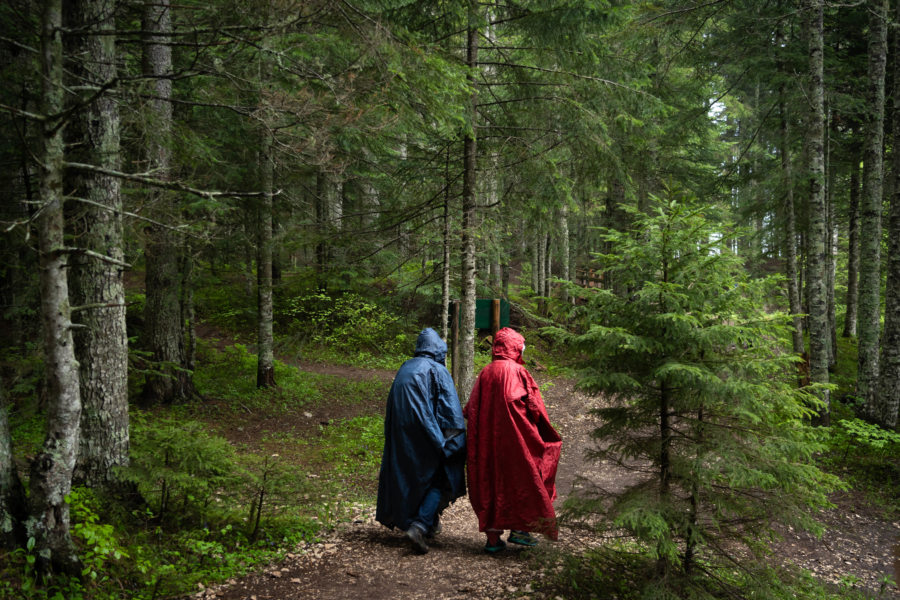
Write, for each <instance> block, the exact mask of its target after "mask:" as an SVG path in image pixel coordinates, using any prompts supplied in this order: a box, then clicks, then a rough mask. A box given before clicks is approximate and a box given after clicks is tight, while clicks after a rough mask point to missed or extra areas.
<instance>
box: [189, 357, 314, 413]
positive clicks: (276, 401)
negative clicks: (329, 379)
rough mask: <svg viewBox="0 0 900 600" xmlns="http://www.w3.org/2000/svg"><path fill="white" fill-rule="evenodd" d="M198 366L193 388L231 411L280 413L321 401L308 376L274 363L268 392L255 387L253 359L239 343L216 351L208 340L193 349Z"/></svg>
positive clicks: (255, 365) (255, 360)
mask: <svg viewBox="0 0 900 600" xmlns="http://www.w3.org/2000/svg"><path fill="white" fill-rule="evenodd" d="M197 357H198V361H199V363H200V364H199V366H198V368H197V370H196V371H195V372H194V385H195V386H196V387H197V391H198V392H200V394H201V395H202V396H204V397H208V398H216V399H219V400H223V401H225V402H226V403H228V404H229V405H231V407H232V410H235V411H243V412H253V413H260V412H262V413H265V414H275V415H277V414H284V413H287V412H289V411H296V410H298V409H301V408H303V407H304V406H306V405H308V404H311V403H315V402H318V401H319V400H321V397H322V394H321V392H320V391H319V389H318V388H317V387H316V385H315V383H314V381H313V379H312V378H311V377H310V375H309V374H307V373H304V372H302V371H300V370H299V369H297V368H296V367H292V366H290V365H286V364H284V363H282V362H280V361H275V381H276V382H277V383H278V386H277V387H275V388H271V389H259V388H257V387H256V367H257V358H256V355H255V354H252V353H251V352H250V351H249V350H248V349H247V347H246V346H244V345H243V344H234V345H232V346H227V347H226V348H224V349H223V350H221V351H220V350H217V349H216V348H215V346H214V345H213V344H212V343H211V342H209V341H201V342H200V343H199V344H198V348H197Z"/></svg>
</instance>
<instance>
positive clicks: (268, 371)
mask: <svg viewBox="0 0 900 600" xmlns="http://www.w3.org/2000/svg"><path fill="white" fill-rule="evenodd" d="M262 137H263V141H262V145H261V151H260V155H259V170H260V184H261V189H262V196H261V197H260V199H259V207H258V220H257V245H256V252H257V259H256V281H257V324H258V335H257V362H256V386H257V387H273V386H275V343H274V339H273V325H272V321H273V313H274V310H273V304H272V246H273V240H272V193H273V192H272V190H273V178H274V166H273V163H272V160H273V158H272V144H273V140H272V135H271V133H270V132H269V131H265V132H264V133H263V136H262Z"/></svg>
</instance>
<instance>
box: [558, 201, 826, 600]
mask: <svg viewBox="0 0 900 600" xmlns="http://www.w3.org/2000/svg"><path fill="white" fill-rule="evenodd" d="M623 208H625V210H627V211H628V212H629V213H630V218H631V219H632V222H633V224H634V226H635V231H639V232H641V235H640V236H633V235H630V234H629V233H622V232H616V231H612V230H609V231H608V232H607V234H606V239H607V242H609V245H608V247H609V248H610V249H611V251H610V254H607V255H603V256H599V257H598V260H599V261H600V262H601V264H603V265H604V266H605V267H606V268H607V269H608V270H609V271H610V272H611V274H612V276H613V277H614V278H615V280H616V281H617V282H619V283H620V284H621V290H622V292H621V293H616V292H615V291H613V290H600V289H596V288H593V289H582V290H580V293H581V294H582V296H583V297H584V300H585V301H586V303H585V304H583V305H581V306H580V307H579V308H578V309H577V310H576V312H575V315H576V316H577V317H578V319H579V321H578V322H580V323H581V327H582V329H581V331H580V332H579V333H566V332H563V331H562V330H560V329H555V330H551V331H552V332H554V334H555V335H556V336H558V338H559V339H560V340H563V341H565V342H566V344H568V345H569V346H570V347H572V348H575V349H577V351H579V352H580V353H581V356H582V357H583V364H582V369H581V371H580V385H581V386H582V387H583V388H584V389H586V390H589V391H592V392H596V393H602V394H604V396H603V398H604V402H602V403H600V404H599V407H598V408H597V409H595V410H594V413H595V415H596V416H597V417H599V418H600V420H601V424H600V425H599V427H598V428H597V429H596V430H595V431H594V436H595V438H596V439H597V440H598V445H597V447H596V448H594V449H592V450H591V451H590V454H591V456H592V457H593V458H596V459H598V460H599V459H605V460H608V461H610V462H611V463H612V464H618V465H625V466H627V467H628V468H629V469H631V470H632V471H633V472H634V473H635V479H634V481H633V483H632V484H631V485H630V486H629V487H627V489H625V490H624V491H623V492H622V493H619V494H615V495H609V496H605V497H604V496H602V495H598V496H580V497H575V498H574V499H573V501H571V502H570V505H569V506H570V508H572V509H573V511H574V513H575V514H585V513H587V514H594V513H597V512H602V513H605V514H606V515H607V517H608V518H607V519H605V520H601V523H603V525H601V526H608V527H610V528H613V529H619V530H625V531H626V532H628V533H629V534H630V535H631V536H633V538H634V539H635V540H636V542H637V543H638V544H639V545H640V546H641V547H642V548H643V549H644V551H645V552H646V555H647V556H649V557H650V560H651V561H652V562H653V563H654V564H655V567H654V569H652V572H653V573H654V574H655V575H654V576H651V577H650V579H651V580H652V581H650V582H649V583H648V587H647V590H646V591H647V592H650V591H654V594H662V595H663V596H664V595H665V590H669V591H671V592H674V593H682V592H684V591H685V590H686V589H691V590H693V593H695V594H696V596H692V597H705V596H706V595H707V594H716V593H719V592H721V591H722V590H716V589H714V588H716V587H718V586H721V585H725V584H724V583H723V582H722V580H720V579H718V578H717V577H703V578H700V577H698V576H699V575H700V574H701V573H709V572H712V571H715V570H716V569H718V568H720V567H722V568H729V569H733V568H734V565H739V566H740V573H741V574H740V575H739V576H738V577H739V578H742V577H743V576H744V575H746V579H744V581H745V582H747V581H752V580H754V578H758V573H757V572H758V571H764V567H763V566H762V565H764V563H763V562H762V561H759V560H748V559H749V558H750V557H754V558H758V557H760V556H761V555H763V554H764V553H765V550H766V545H765V544H764V542H765V540H766V539H767V538H768V537H769V536H770V535H772V532H773V530H774V529H773V528H774V527H775V525H776V523H779V522H780V523H788V524H791V525H793V526H801V527H815V524H814V523H813V521H812V520H811V518H810V517H809V514H808V512H807V511H808V509H809V508H810V507H820V506H824V505H826V504H827V499H826V494H827V492H828V490H829V489H832V488H833V487H834V486H835V484H836V480H835V479H834V478H832V477H830V476H828V475H826V474H824V473H822V472H821V471H819V469H818V468H817V467H815V466H814V465H813V464H811V457H812V454H813V453H814V452H816V451H818V450H820V449H821V444H820V443H819V441H818V437H817V434H816V432H815V431H814V430H813V429H812V428H811V427H810V426H809V425H808V424H807V420H808V419H809V418H810V417H811V416H813V415H814V414H815V413H816V410H817V408H818V405H817V404H816V400H815V395H814V394H813V393H812V392H810V391H808V390H797V389H795V386H794V381H795V378H794V373H795V372H796V369H795V367H794V365H793V361H794V360H796V359H795V357H794V355H793V354H792V353H791V352H790V347H789V342H788V340H789V339H790V336H789V332H788V330H789V327H790V317H789V315H786V314H782V313H768V312H766V311H765V310H764V309H763V307H764V306H765V301H766V299H767V298H769V299H770V298H771V294H772V293H773V292H774V291H775V290H776V288H777V286H778V285H779V284H778V282H777V281H775V280H772V279H769V278H766V279H755V280H754V279H750V278H748V277H747V275H746V272H745V270H744V268H743V265H742V263H741V260H740V259H739V257H737V256H736V255H734V254H732V253H731V252H730V251H729V250H728V249H727V247H726V245H727V240H726V239H724V237H725V236H723V235H722V232H723V231H727V228H726V227H725V226H721V225H720V226H716V225H715V224H714V223H713V222H712V221H710V220H708V219H707V217H706V215H705V214H704V210H703V208H700V207H699V205H698V203H697V202H696V201H695V200H693V199H692V198H690V197H689V196H688V195H687V194H686V193H681V192H670V193H668V195H667V197H666V198H665V199H664V201H662V202H661V203H660V205H659V206H658V207H657V208H656V209H655V210H652V211H650V212H649V213H648V214H643V213H641V212H639V211H638V210H636V209H634V208H627V207H623ZM706 210H710V208H709V207H706ZM732 582H736V580H732ZM729 585H731V584H729ZM651 595H653V594H651ZM680 597H681V596H680Z"/></svg>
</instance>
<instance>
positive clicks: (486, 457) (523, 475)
mask: <svg viewBox="0 0 900 600" xmlns="http://www.w3.org/2000/svg"><path fill="white" fill-rule="evenodd" d="M524 350H525V338H523V337H522V336H521V335H520V334H519V333H517V332H516V331H514V330H512V329H509V328H508V327H504V328H503V329H501V330H500V331H498V332H497V335H495V336H494V348H493V362H491V363H490V364H489V365H487V366H486V367H485V368H484V369H482V371H481V374H479V376H478V379H477V380H476V381H475V386H474V387H473V388H472V394H471V396H469V402H468V404H466V407H465V410H464V411H463V414H464V415H465V417H466V420H467V421H468V429H467V440H466V445H467V448H468V452H467V467H466V470H467V474H468V486H469V501H470V502H471V503H472V508H473V509H474V510H475V514H476V515H478V529H479V531H483V532H485V533H486V534H487V538H488V539H487V544H486V545H485V548H484V549H485V551H487V552H489V553H495V552H499V551H500V550H502V549H503V548H505V547H506V544H505V543H504V542H503V540H501V539H500V536H501V534H502V533H503V530H505V529H510V530H511V532H510V534H509V536H508V537H507V540H508V541H510V542H513V543H516V544H523V545H526V546H533V545H534V544H535V543H536V541H535V539H534V538H533V537H532V536H531V534H530V533H529V532H532V531H534V532H538V533H543V534H544V535H546V536H548V537H549V538H550V539H553V540H555V539H556V537H557V534H558V530H557V525H556V513H555V512H554V510H553V501H554V500H555V499H556V468H557V465H558V464H559V452H560V447H561V446H562V439H561V438H560V437H559V434H558V433H557V432H556V430H555V429H554V428H553V426H552V425H551V424H550V419H549V417H548V416H547V409H546V408H545V407H544V399H543V398H542V397H541V392H540V390H539V389H538V385H537V383H536V382H535V381H534V378H533V377H532V376H531V374H530V373H529V372H528V370H527V369H526V368H525V367H524V366H522V365H523V364H524V361H523V360H522V352H523V351H524Z"/></svg>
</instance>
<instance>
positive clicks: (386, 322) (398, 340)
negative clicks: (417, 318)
mask: <svg viewBox="0 0 900 600" xmlns="http://www.w3.org/2000/svg"><path fill="white" fill-rule="evenodd" d="M279 313H280V314H279V316H280V317H281V318H284V319H287V320H288V326H289V328H290V330H291V332H292V336H293V337H294V339H295V340H296V341H297V342H299V345H300V346H303V345H306V344H312V345H315V346H325V347H330V348H334V349H336V350H338V351H340V352H341V353H343V354H346V355H350V356H355V355H358V354H359V353H361V352H363V351H367V352H368V353H370V355H371V356H375V355H380V354H388V355H397V354H403V353H404V351H405V350H407V348H406V347H405V346H406V345H407V344H408V343H409V335H407V334H406V333H404V332H402V331H399V328H398V327H397V323H398V321H399V319H398V318H397V317H396V316H394V315H391V314H389V313H388V312H387V311H385V310H383V309H382V308H380V307H379V306H378V305H377V304H375V303H374V302H371V301H368V300H366V299H364V298H363V297H362V296H360V295H358V294H356V293H353V292H348V293H345V294H342V295H340V296H337V297H332V296H330V295H328V294H325V293H324V292H317V293H313V294H307V295H304V296H298V297H295V298H290V299H289V300H288V301H287V302H286V306H284V307H283V308H282V309H281V310H280V311H279Z"/></svg>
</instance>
